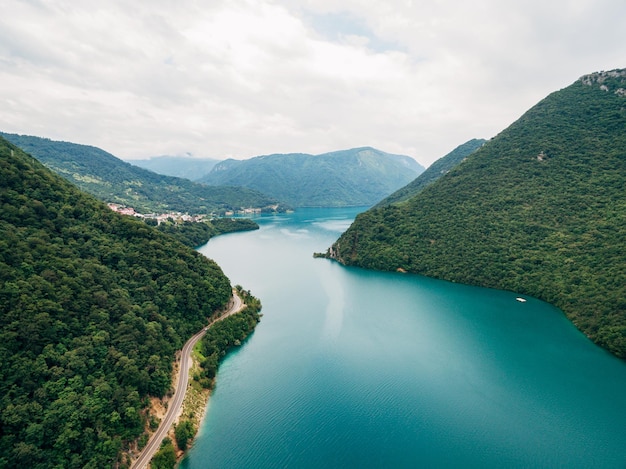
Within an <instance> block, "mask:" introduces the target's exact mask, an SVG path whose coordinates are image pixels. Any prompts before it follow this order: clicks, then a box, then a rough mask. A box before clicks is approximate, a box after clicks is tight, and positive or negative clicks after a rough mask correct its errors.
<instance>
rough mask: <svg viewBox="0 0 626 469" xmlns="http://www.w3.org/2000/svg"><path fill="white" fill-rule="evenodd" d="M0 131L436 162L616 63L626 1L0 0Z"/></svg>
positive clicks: (181, 148)
mask: <svg viewBox="0 0 626 469" xmlns="http://www.w3.org/2000/svg"><path fill="white" fill-rule="evenodd" d="M2 3H3V6H2V10H3V13H2V15H1V16H0V130H2V131H5V132H12V133H20V134H27V135H36V136H41V137H48V138H51V139H54V140H65V141H70V142H74V143H82V144H88V145H94V146H97V147H100V148H102V149H104V150H106V151H109V152H111V153H113V154H114V155H116V156H118V157H120V158H123V159H130V158H145V157H149V156H156V155H165V154H168V155H178V154H185V153H187V152H188V153H191V154H193V155H194V156H198V157H212V158H219V159H223V158H227V157H232V158H237V159H242V158H249V157H251V156H256V155H262V154H269V153H288V152H304V153H313V154H317V153H324V152H327V151H333V150H340V149H347V148H353V147H359V146H373V147H376V148H378V149H380V150H384V151H387V152H390V153H401V154H406V155H409V156H412V157H414V158H415V159H416V160H417V161H419V162H420V163H422V164H423V165H426V166H427V165H428V164H430V163H432V162H433V161H434V160H436V159H437V158H439V157H441V156H443V155H445V154H446V153H448V152H449V151H450V150H452V149H453V148H454V147H456V146H457V145H459V144H461V143H464V142H465V141H467V140H469V139H471V138H491V137H493V136H495V135H496V134H497V133H498V132H500V131H501V130H503V129H504V128H506V127H507V126H508V125H509V124H511V123H512V122H514V121H515V120H516V119H517V118H518V117H520V116H521V115H522V114H523V113H524V112H525V111H526V110H528V109H529V108H530V107H532V106H533V105H534V104H536V103H537V102H538V101H539V100H541V99H542V98H544V97H545V96H547V95H548V94H549V93H551V92H553V91H556V90H558V89H560V88H564V87H566V86H568V85H570V84H571V83H573V82H574V81H575V80H577V79H578V78H579V77H580V76H582V75H584V74H587V73H591V72H594V71H600V70H611V69H615V68H625V67H626V1H625V0H569V1H566V0H524V1H506V0H473V1H471V2H470V1H461V0H385V1H384V2H383V1H381V2H373V1H371V0H276V1H271V0H256V1H254V0H250V1H246V0H224V1H223V0H210V1H208V0H207V1H192V0H177V1H175V2H174V1H166V0H151V1H140V0H138V1H128V0H107V1H106V2H103V1H101V0H93V1H92V0H80V1H79V0H75V1H61V0H58V1H55V0H29V1H27V0H3V2H2Z"/></svg>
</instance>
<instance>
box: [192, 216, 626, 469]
mask: <svg viewBox="0 0 626 469" xmlns="http://www.w3.org/2000/svg"><path fill="white" fill-rule="evenodd" d="M356 213H358V210H357V209H306V210H299V211H297V212H296V213H293V214H287V215H275V216H269V215H268V216H262V217H259V218H257V219H256V221H258V223H259V224H260V225H261V229H260V230H258V231H254V232H246V233H236V234H230V235H225V236H221V237H218V238H215V239H213V240H211V241H210V242H209V243H208V244H207V245H206V246H203V247H202V248H200V252H202V253H203V254H205V255H207V256H208V257H211V258H213V259H215V260H216V261H217V262H218V263H219V264H220V265H221V266H222V268H223V269H224V271H225V273H226V275H228V277H229V278H230V279H231V282H232V283H233V284H241V285H243V286H244V287H245V288H246V289H250V290H251V292H252V293H253V294H254V295H255V296H257V297H259V298H260V299H261V301H262V303H263V311H262V313H263V315H264V316H263V318H262V321H261V323H260V324H259V326H258V327H257V330H256V331H255V333H254V334H253V335H252V336H251V337H250V338H249V340H248V341H246V343H245V344H244V345H243V347H241V348H240V349H239V350H237V351H235V352H233V353H231V354H230V355H229V356H228V357H227V358H226V359H225V360H224V362H223V363H222V365H221V367H220V369H219V373H218V379H217V387H216V389H215V392H214V394H213V396H212V397H211V400H210V403H209V408H208V412H207V416H206V419H205V421H204V424H203V426H202V428H201V430H200V434H199V437H198V439H197V441H196V443H195V446H194V448H193V449H192V450H191V452H190V454H189V456H188V458H187V459H186V460H185V461H184V462H183V464H182V467H183V468H184V469H204V468H255V469H259V468H352V467H354V468H368V467H394V468H398V467H465V468H467V467H480V468H489V467H493V468H496V467H497V468H501V467H507V468H515V467H520V468H522V467H546V468H549V467H567V468H576V467H580V468H593V467H598V468H612V467H615V468H624V467H626V363H624V362H622V361H620V360H618V359H616V358H614V357H612V356H611V355H609V354H608V353H607V352H605V351H603V350H602V349H600V348H599V347H597V346H595V345H593V344H592V343H591V342H590V341H588V340H587V339H586V338H585V337H584V336H583V335H582V334H581V333H579V332H578V331H577V330H576V328H575V327H574V326H573V325H572V324H571V323H570V322H569V321H567V319H565V317H564V316H563V314H562V313H561V312H560V311H559V310H557V309H555V308H553V307H552V306H550V305H548V304H546V303H543V302H541V301H538V300H536V299H533V298H528V299H527V301H526V302H525V303H522V302H519V301H516V297H517V296H518V295H516V294H515V293H512V292H503V291H496V290H488V289H482V288H475V287H468V286H463V285H457V284H452V283H448V282H443V281H437V280H433V279H429V278H424V277H420V276H413V275H405V274H399V273H380V272H371V271H366V270H361V269H354V268H346V267H342V266H341V265H339V264H337V263H334V262H332V261H329V260H326V259H314V258H313V257H312V253H313V252H314V251H325V250H326V248H327V247H328V246H330V244H331V243H332V242H333V241H334V240H335V239H336V238H337V237H338V236H339V235H340V233H341V232H342V231H343V230H345V229H346V228H347V227H348V226H349V224H350V222H351V221H352V219H353V218H354V216H355V215H356Z"/></svg>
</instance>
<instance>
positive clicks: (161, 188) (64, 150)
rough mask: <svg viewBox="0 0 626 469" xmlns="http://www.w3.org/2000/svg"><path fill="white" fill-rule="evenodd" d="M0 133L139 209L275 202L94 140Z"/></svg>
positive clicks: (79, 181)
mask: <svg viewBox="0 0 626 469" xmlns="http://www.w3.org/2000/svg"><path fill="white" fill-rule="evenodd" d="M0 136H3V137H5V138H6V139H7V140H8V141H10V142H11V143H13V144H14V145H17V146H18V147H20V148H21V149H23V150H24V151H25V152H27V153H29V154H30V155H32V156H34V157H35V158H37V159H38V160H39V161H41V162H42V163H43V164H44V165H46V166H47V167H48V168H50V169H52V170H53V171H54V172H56V173H58V174H60V175H61V176H63V177H64V178H66V179H67V180H69V181H70V182H72V183H74V184H76V185H77V186H78V187H80V188H81V189H83V190H84V191H86V192H89V193H90V194H93V195H95V196H96V197H98V198H99V199H100V200H104V201H105V202H115V203H120V204H124V205H128V206H130V207H133V208H135V210H137V211H138V212H140V213H150V212H161V213H163V212H168V211H178V212H189V213H211V212H214V211H216V212H220V211H224V210H233V209H234V210H237V209H240V208H247V207H258V208H263V207H268V206H270V205H274V204H275V203H276V199H274V198H270V197H267V196H265V195H263V194H261V193H260V192H258V191H255V190H251V189H245V188H241V187H209V186H206V185H203V184H196V183H193V182H191V181H189V180H187V179H181V178H176V177H171V176H163V175H161V174H156V173H154V172H152V171H149V170H147V169H143V168H139V167H137V166H133V165H131V164H129V163H126V162H124V161H122V160H120V159H119V158H116V157H115V156H113V155H111V154H110V153H107V152H105V151H103V150H101V149H99V148H96V147H92V146H87V145H78V144H76V143H68V142H58V141H54V140H49V139H46V138H39V137H31V136H26V135H15V134H6V133H1V132H0Z"/></svg>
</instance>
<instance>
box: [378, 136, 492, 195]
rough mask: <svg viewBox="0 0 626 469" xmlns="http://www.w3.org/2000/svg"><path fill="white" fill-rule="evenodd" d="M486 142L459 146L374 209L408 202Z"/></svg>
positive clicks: (476, 141)
mask: <svg viewBox="0 0 626 469" xmlns="http://www.w3.org/2000/svg"><path fill="white" fill-rule="evenodd" d="M485 142H486V140H483V139H476V138H475V139H472V140H470V141H468V142H465V143H464V144H463V145H459V146H458V147H456V148H455V149H454V150H452V151H451V152H450V153H448V154H447V155H446V156H443V157H441V158H439V159H438V160H437V161H435V162H434V163H433V164H431V165H430V166H429V167H428V168H427V169H426V171H424V172H423V173H422V174H420V175H419V176H417V178H415V179H414V180H413V181H411V182H410V183H408V184H407V185H406V186H404V187H403V188H401V189H398V190H397V191H396V192H394V193H393V194H391V195H390V196H389V197H387V198H385V199H383V200H381V201H380V202H379V203H377V204H376V207H384V206H385V205H390V204H397V203H399V202H404V201H405V200H409V199H410V198H411V197H413V196H414V195H416V194H417V193H419V192H420V191H422V190H423V189H424V188H425V187H426V186H429V185H430V184H432V183H433V182H435V181H436V180H437V179H439V178H440V177H441V176H443V175H444V174H447V173H448V172H449V171H450V170H451V169H452V168H454V167H455V166H456V165H458V164H460V163H461V162H462V161H463V160H464V159H465V158H467V157H468V156H469V155H471V154H472V153H474V152H475V151H476V150H478V149H479V148H480V147H481V146H483V144H484V143H485Z"/></svg>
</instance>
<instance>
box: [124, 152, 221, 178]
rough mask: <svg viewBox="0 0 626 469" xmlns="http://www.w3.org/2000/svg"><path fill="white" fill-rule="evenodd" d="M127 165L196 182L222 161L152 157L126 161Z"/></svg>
mask: <svg viewBox="0 0 626 469" xmlns="http://www.w3.org/2000/svg"><path fill="white" fill-rule="evenodd" d="M126 161H127V162H128V163H130V164H132V165H135V166H139V167H140V168H144V169H149V170H150V171H154V172H155V173H158V174H164V175H166V176H174V177H179V178H185V179H189V180H190V181H196V180H198V179H200V178H201V177H202V176H204V175H206V174H208V173H209V172H210V171H211V170H212V169H213V166H215V165H216V164H217V163H219V162H220V161H222V160H216V159H212V158H195V157H191V156H153V157H152V158H149V159H145V160H126Z"/></svg>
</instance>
